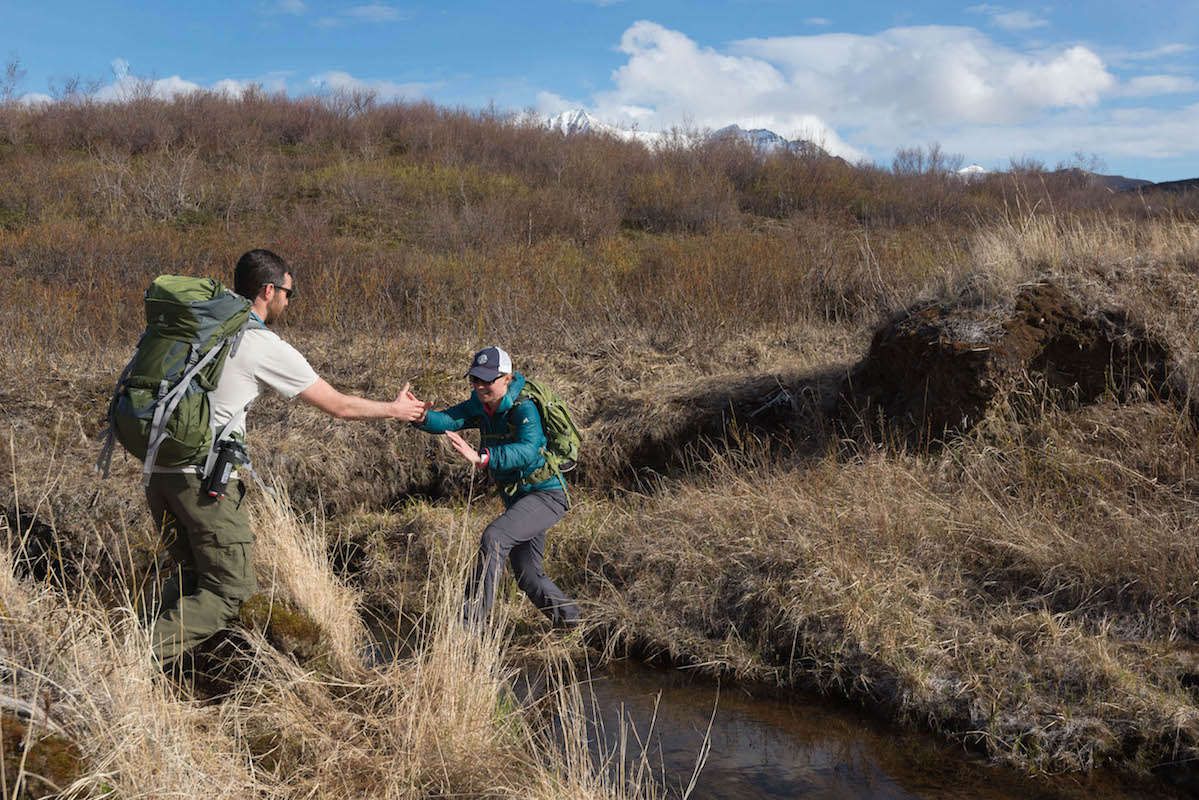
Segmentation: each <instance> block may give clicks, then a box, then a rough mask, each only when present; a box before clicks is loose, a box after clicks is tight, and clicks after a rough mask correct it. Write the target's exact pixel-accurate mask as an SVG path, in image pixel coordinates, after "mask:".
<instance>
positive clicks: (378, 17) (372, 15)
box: [345, 3, 404, 22]
mask: <svg viewBox="0 0 1199 800" xmlns="http://www.w3.org/2000/svg"><path fill="white" fill-rule="evenodd" d="M345 14H346V16H349V17H353V18H354V19H356V20H358V21H360V22H399V21H400V20H402V19H403V18H404V15H403V14H401V13H400V11H399V9H397V8H395V7H394V6H388V5H384V4H382V3H371V4H370V5H366V6H354V7H352V8H348V9H346V11H345Z"/></svg>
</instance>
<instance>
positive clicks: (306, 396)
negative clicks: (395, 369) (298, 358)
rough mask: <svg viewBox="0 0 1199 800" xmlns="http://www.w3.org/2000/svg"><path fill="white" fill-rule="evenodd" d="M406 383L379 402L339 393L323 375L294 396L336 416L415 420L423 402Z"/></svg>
mask: <svg viewBox="0 0 1199 800" xmlns="http://www.w3.org/2000/svg"><path fill="white" fill-rule="evenodd" d="M408 387H409V384H407V383H405V384H404V388H403V389H401V390H400V393H399V395H397V396H396V399H395V400H392V401H391V402H380V401H378V400H367V399H366V398H365V397H357V396H355V395H352V394H342V393H341V392H339V391H337V390H336V389H334V388H333V387H332V386H330V385H329V383H328V382H327V381H326V380H325V379H324V378H317V379H316V383H314V384H312V385H311V386H309V387H308V388H307V389H305V390H304V391H302V392H300V393H299V394H298V395H297V397H299V398H300V399H301V400H303V401H304V402H305V403H307V404H308V405H310V406H314V407H316V408H319V409H320V410H321V411H324V412H325V413H326V414H328V415H329V416H331V417H336V418H337V419H388V418H394V419H402V420H404V421H405V422H414V421H416V420H418V419H420V418H421V417H422V416H423V415H424V413H425V404H424V403H422V402H421V401H420V400H417V399H416V396H415V395H413V394H412V392H410V391H409V390H408Z"/></svg>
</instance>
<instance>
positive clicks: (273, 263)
mask: <svg viewBox="0 0 1199 800" xmlns="http://www.w3.org/2000/svg"><path fill="white" fill-rule="evenodd" d="M290 273H291V267H289V266H287V262H286V261H284V260H283V259H282V258H280V257H279V256H277V255H275V254H274V253H272V252H271V251H270V250H250V251H248V252H246V253H244V254H243V255H242V257H241V258H239V259H238V260H237V268H236V269H234V270H233V291H235V292H237V293H238V294H240V295H241V296H242V297H244V298H246V299H247V300H249V301H251V302H253V300H254V298H255V297H257V296H258V290H259V289H261V288H262V287H263V286H266V285H267V284H268V283H273V284H275V285H276V286H282V285H283V279H284V278H285V277H287V275H289V274H290Z"/></svg>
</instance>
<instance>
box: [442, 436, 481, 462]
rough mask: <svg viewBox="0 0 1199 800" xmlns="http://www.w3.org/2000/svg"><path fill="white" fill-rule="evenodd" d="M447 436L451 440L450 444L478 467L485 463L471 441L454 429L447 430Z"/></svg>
mask: <svg viewBox="0 0 1199 800" xmlns="http://www.w3.org/2000/svg"><path fill="white" fill-rule="evenodd" d="M445 436H446V438H447V439H449V440H450V444H452V445H453V446H454V449H455V450H457V451H458V452H459V453H460V454H461V455H462V457H463V458H465V459H466V460H467V461H469V462H470V463H471V464H474V465H475V466H476V467H477V466H479V465H480V464H482V463H483V456H481V455H479V452H478V451H477V450H475V448H473V447H471V446H470V443H469V442H467V441H466V440H465V439H463V438H462V437H461V436H459V435H458V434H457V433H455V432H454V431H446V434H445Z"/></svg>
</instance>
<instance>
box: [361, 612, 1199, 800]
mask: <svg viewBox="0 0 1199 800" xmlns="http://www.w3.org/2000/svg"><path fill="white" fill-rule="evenodd" d="M371 627H372V629H373V634H374V636H375V645H374V646H373V647H372V648H371V650H372V652H371V654H370V655H369V656H368V658H370V659H371V660H374V661H375V662H376V663H378V662H379V661H382V660H387V659H393V658H397V657H399V658H403V657H406V655H407V653H405V652H404V651H405V646H404V644H403V643H402V642H400V641H398V640H397V637H396V634H395V632H394V631H393V632H392V633H391V634H390V635H388V634H387V633H386V632H385V628H384V627H383V626H371ZM405 638H406V637H405ZM513 689H514V691H515V692H516V694H517V696H518V697H520V698H522V699H526V700H527V699H529V698H535V697H538V696H541V695H542V694H543V693H544V685H543V684H542V683H541V680H540V679H539V678H538V677H537V676H535V675H533V674H531V673H522V677H521V678H518V679H517V680H516V685H515V686H514V687H513ZM583 694H584V705H585V706H586V707H587V708H589V709H590V713H589V714H588V716H589V718H590V719H589V723H588V727H589V730H588V734H589V736H588V739H589V744H590V746H591V749H592V752H593V754H594V755H595V756H596V757H597V759H602V758H603V757H604V756H606V755H607V754H610V753H613V752H616V751H617V748H618V746H619V741H620V737H621V736H622V735H624V736H625V738H626V756H625V757H626V764H627V765H628V766H630V767H633V768H635V766H636V764H637V763H638V762H640V761H641V758H642V755H643V754H644V756H645V758H646V761H647V762H648V766H649V768H650V769H651V772H652V774H653V776H654V779H655V780H657V781H659V782H661V783H664V784H665V786H666V789H667V796H668V797H670V798H681V797H683V795H684V793H685V790H686V788H687V786H688V785H689V784H690V782H691V780H692V776H693V774H694V773H695V767H696V760H697V758H698V757H699V756H700V754H701V752H703V750H704V748H705V738H706V739H707V740H708V745H709V746H708V751H707V755H706V758H705V760H704V763H703V765H702V768H701V770H700V772H699V775H698V777H697V778H696V780H695V786H694V788H693V789H692V791H691V793H690V794H689V795H687V796H688V797H689V798H690V799H691V800H751V799H752V800H777V799H779V798H795V797H803V798H810V800H833V799H834V798H836V800H851V799H852V800H950V799H951V798H952V799H953V800H961V799H962V798H971V800H1083V798H1086V800H1116V798H1121V799H1124V798H1127V799H1128V800H1175V799H1177V798H1184V797H1192V796H1194V795H1193V794H1192V792H1193V791H1194V786H1190V787H1188V788H1189V791H1187V790H1184V789H1182V788H1173V787H1171V786H1170V785H1169V784H1167V783H1165V782H1163V781H1160V780H1158V779H1156V778H1152V777H1146V778H1136V777H1133V776H1128V775H1124V774H1121V773H1118V772H1114V771H1111V770H1092V771H1090V772H1088V773H1082V774H1065V775H1054V776H1042V777H1035V776H1034V777H1030V776H1027V775H1024V774H1023V773H1021V772H1019V771H1018V770H1015V769H1012V768H1010V767H1005V766H1000V765H995V764H990V763H988V762H987V761H986V760H985V759H984V758H983V757H982V756H981V755H979V754H977V753H973V752H970V751H967V750H965V749H963V748H962V747H960V746H954V745H952V744H950V743H948V742H944V741H942V740H941V739H939V738H936V737H934V736H932V735H931V734H928V733H924V732H920V731H913V730H906V729H902V728H899V727H898V726H896V725H894V724H892V723H889V722H886V721H884V720H880V719H877V718H875V717H872V716H871V715H869V714H867V713H865V712H864V711H860V710H857V709H855V708H853V707H852V706H850V705H848V704H846V703H845V702H844V701H836V700H833V699H830V698H825V697H823V696H820V695H817V694H805V693H801V692H787V693H786V694H785V695H784V694H781V693H779V692H775V691H771V690H768V689H763V690H761V691H760V692H759V693H757V694H755V693H754V691H753V690H751V689H749V688H747V687H744V686H739V685H736V684H728V683H726V684H724V685H721V684H720V683H719V682H717V681H715V680H713V679H711V678H707V677H704V676H700V675H696V674H693V673H689V672H686V671H683V670H672V669H661V668H657V667H649V666H645V665H642V664H639V663H636V662H631V661H618V662H614V663H611V664H606V665H604V666H603V667H602V668H597V669H596V670H595V671H594V672H593V673H592V674H591V677H590V679H589V681H588V682H587V685H586V688H585V690H584V693H583ZM709 726H710V731H709Z"/></svg>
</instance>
